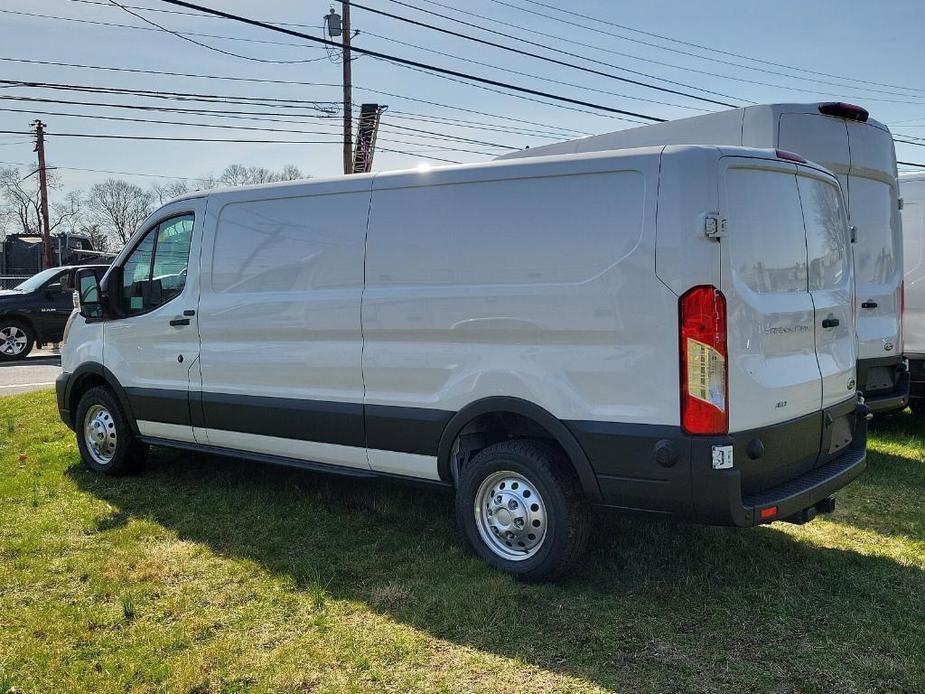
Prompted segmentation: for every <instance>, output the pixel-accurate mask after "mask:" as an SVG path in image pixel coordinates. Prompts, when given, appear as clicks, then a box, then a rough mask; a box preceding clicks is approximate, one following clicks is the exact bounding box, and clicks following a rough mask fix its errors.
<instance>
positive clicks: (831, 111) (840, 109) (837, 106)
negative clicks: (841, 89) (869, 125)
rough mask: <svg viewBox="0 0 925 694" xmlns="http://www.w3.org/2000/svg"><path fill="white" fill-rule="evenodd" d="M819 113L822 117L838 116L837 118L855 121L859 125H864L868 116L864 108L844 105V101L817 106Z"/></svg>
mask: <svg viewBox="0 0 925 694" xmlns="http://www.w3.org/2000/svg"><path fill="white" fill-rule="evenodd" d="M819 113H821V114H823V115H824V116H838V117H839V118H847V119H848V120H856V121H858V122H860V123H866V122H867V118H868V116H870V114H869V113H868V112H867V109H866V108H861V107H860V106H855V105H854V104H846V103H845V102H844V101H830V102H829V103H826V104H819Z"/></svg>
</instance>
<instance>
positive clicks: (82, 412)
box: [74, 387, 148, 475]
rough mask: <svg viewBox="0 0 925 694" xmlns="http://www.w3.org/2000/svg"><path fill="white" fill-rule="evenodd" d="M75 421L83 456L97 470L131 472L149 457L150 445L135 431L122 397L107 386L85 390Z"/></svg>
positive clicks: (109, 473)
mask: <svg viewBox="0 0 925 694" xmlns="http://www.w3.org/2000/svg"><path fill="white" fill-rule="evenodd" d="M74 421H75V424H76V425H77V426H76V429H77V447H78V448H79V449H80V457H81V458H82V459H83V461H84V464H85V465H86V466H87V467H88V468H90V469H91V470H93V471H94V472H102V473H104V474H106V475H125V474H129V473H131V472H134V471H136V470H137V469H138V468H139V467H140V466H141V463H143V462H144V459H145V458H146V457H147V453H148V447H147V446H146V445H145V444H143V443H141V442H140V441H138V439H136V438H135V436H134V435H133V434H132V431H131V429H130V427H129V425H128V420H127V419H126V417H125V413H124V412H123V411H122V407H121V406H120V405H119V401H118V400H116V398H115V396H114V395H113V394H112V393H111V392H110V391H109V389H108V388H103V387H97V388H91V389H90V390H88V391H87V392H86V393H84V394H83V396H82V397H81V398H80V402H79V403H78V405H77V416H76V418H75V420H74Z"/></svg>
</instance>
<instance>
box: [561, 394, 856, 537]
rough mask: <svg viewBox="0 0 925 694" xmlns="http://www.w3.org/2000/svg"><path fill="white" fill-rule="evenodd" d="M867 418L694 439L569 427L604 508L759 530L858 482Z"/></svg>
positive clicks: (621, 428) (849, 408)
mask: <svg viewBox="0 0 925 694" xmlns="http://www.w3.org/2000/svg"><path fill="white" fill-rule="evenodd" d="M866 415H867V410H866V408H863V407H862V406H859V405H858V403H857V401H856V400H855V399H853V398H852V399H851V400H847V401H845V402H844V403H841V404H839V405H837V406H834V407H831V408H828V409H826V410H824V411H819V412H815V413H812V414H810V415H806V416H804V417H799V418H797V419H793V420H790V421H787V422H783V423H780V424H775V425H773V426H769V427H763V428H760V429H754V430H750V431H743V432H736V433H734V434H729V435H727V436H691V435H688V434H685V433H684V432H683V431H682V430H681V428H680V427H672V426H653V425H625V424H611V423H608V422H587V421H571V422H567V425H568V426H569V428H570V429H571V430H572V432H573V433H574V434H575V436H576V437H577V438H578V440H579V442H580V443H581V445H582V447H583V448H584V449H585V451H586V452H587V454H588V457H589V458H590V460H591V464H592V466H593V467H594V470H595V473H596V474H597V477H598V482H599V484H600V487H601V493H602V494H603V497H604V503H605V504H606V505H608V506H615V507H619V508H624V509H632V510H638V511H647V512H652V511H654V512H660V513H665V514H670V515H674V516H681V517H685V518H688V519H690V520H693V521H696V522H702V523H709V524H714V525H735V526H751V525H758V524H760V523H763V522H770V521H773V520H779V519H782V518H784V517H786V516H789V515H793V514H795V513H798V512H799V511H801V510H803V509H805V508H808V507H810V506H813V505H815V504H816V503H817V502H819V501H822V500H823V499H826V498H827V497H828V496H830V495H831V494H832V493H833V492H834V491H836V490H837V489H840V488H841V487H843V486H845V485H846V484H848V483H849V482H851V480H853V479H854V478H855V477H857V476H858V475H859V474H860V473H861V472H862V471H863V470H864V467H865V466H866V448H867V418H866ZM718 447H731V450H732V461H733V465H732V467H730V468H725V469H722V468H721V469H716V468H715V467H714V453H715V451H716V450H717V448H718ZM774 506H776V507H777V510H776V511H775V512H774V513H773V514H769V515H767V516H766V517H761V515H760V511H761V510H762V509H766V508H771V507H774Z"/></svg>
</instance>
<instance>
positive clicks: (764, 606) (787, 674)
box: [0, 392, 925, 694]
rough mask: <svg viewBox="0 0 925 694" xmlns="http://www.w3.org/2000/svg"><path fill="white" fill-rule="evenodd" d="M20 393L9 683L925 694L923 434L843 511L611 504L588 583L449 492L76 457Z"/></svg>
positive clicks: (5, 594)
mask: <svg viewBox="0 0 925 694" xmlns="http://www.w3.org/2000/svg"><path fill="white" fill-rule="evenodd" d="M53 399H54V398H53V395H52V394H51V393H48V392H43V393H37V394H29V395H23V396H14V397H9V398H0V421H3V420H5V421H7V423H8V426H7V435H6V436H5V437H2V444H0V691H6V690H7V689H10V688H14V691H17V692H18V691H22V692H81V691H93V692H116V691H119V692H123V691H150V692H250V691H254V692H265V691H274V692H276V691H281V692H308V691H311V692H343V691H402V692H403V691H408V690H421V691H435V692H443V691H450V692H454V694H456V693H461V692H470V691H493V692H494V691H517V692H521V691H522V692H546V691H562V692H581V691H600V690H616V691H626V692H664V691H701V692H715V691H761V692H797V691H798V692H820V693H822V692H826V693H828V692H833V691H834V692H839V694H842V693H844V692H861V691H864V692H866V691H907V692H922V691H925V495H923V490H925V461H923V456H925V441H923V438H922V436H921V435H920V432H923V431H925V422H922V421H921V420H916V419H913V418H912V417H911V416H909V415H901V416H897V417H893V418H890V419H889V420H888V421H887V422H886V423H885V424H884V425H883V426H881V428H880V430H879V431H878V432H877V433H875V434H874V435H873V436H872V438H871V445H870V448H871V455H870V464H869V468H868V471H867V472H866V473H865V474H864V476H863V477H862V478H861V479H860V480H859V481H858V482H856V483H855V484H854V485H852V486H850V487H849V488H847V489H845V490H843V491H842V492H841V493H840V494H839V496H838V499H839V507H838V510H837V511H836V513H835V514H834V515H833V516H831V517H830V518H828V519H825V520H817V521H816V522H814V523H811V524H809V525H807V526H803V527H796V526H791V525H786V524H781V523H777V524H774V525H772V526H769V527H763V528H756V529H752V530H745V531H742V530H731V529H721V528H703V527H696V526H687V525H681V524H673V523H668V522H660V521H642V520H635V519H629V518H625V517H620V516H617V515H615V514H611V513H597V514H595V517H594V529H595V532H594V535H593V546H592V547H591V549H590V550H589V552H588V554H587V556H586V558H585V560H584V561H583V562H582V563H581V565H580V566H579V567H578V568H577V570H576V571H575V572H574V573H573V574H572V575H570V576H569V577H568V578H567V579H566V580H564V581H561V582H560V583H558V584H555V585H523V584H519V583H517V582H516V581H514V580H512V579H510V578H508V577H507V576H504V575H502V574H499V573H497V572H495V571H492V570H491V569H489V568H488V567H487V566H485V565H483V564H482V563H481V562H479V561H477V560H475V559H474V558H472V557H470V556H468V555H467V553H466V552H465V551H464V549H463V547H462V545H461V542H460V540H459V538H458V536H457V534H456V532H455V529H454V524H453V520H452V516H451V513H450V508H451V506H450V501H451V498H450V496H449V495H447V494H446V493H443V492H435V491H431V490H427V489H418V488H413V487H401V486H396V485H392V484H389V483H385V482H377V481H366V480H353V479H345V478H336V477H332V476H325V475H320V474H311V473H307V472H302V471H296V470H287V469H280V468H274V467H268V466H262V465H256V464H249V463H244V462H239V461H233V460H228V459H222V458H217V457H207V456H199V455H189V454H185V453H174V452H169V451H163V450H156V451H155V452H154V454H153V456H152V460H151V462H150V464H149V465H148V468H147V470H146V471H145V473H144V474H143V475H141V476H138V477H131V478H123V479H109V478H105V477H99V476H95V475H92V474H90V473H89V472H87V471H86V470H85V469H84V468H83V467H82V466H81V464H80V462H79V457H78V453H77V448H76V444H75V442H74V437H73V434H72V433H71V432H70V431H68V430H67V429H66V428H65V427H64V426H63V425H61V424H60V423H59V422H58V421H57V414H56V412H55V408H54V402H53Z"/></svg>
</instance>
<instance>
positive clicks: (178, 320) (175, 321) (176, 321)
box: [170, 318, 189, 327]
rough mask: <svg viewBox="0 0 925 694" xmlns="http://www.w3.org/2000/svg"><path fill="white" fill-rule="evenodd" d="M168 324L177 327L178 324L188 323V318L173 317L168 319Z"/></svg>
mask: <svg viewBox="0 0 925 694" xmlns="http://www.w3.org/2000/svg"><path fill="white" fill-rule="evenodd" d="M170 325H172V326H173V327H177V326H179V325H189V318H174V319H173V320H172V321H170Z"/></svg>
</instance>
